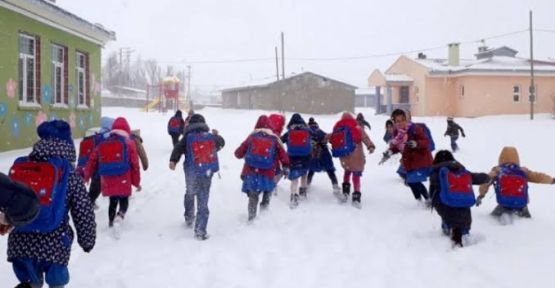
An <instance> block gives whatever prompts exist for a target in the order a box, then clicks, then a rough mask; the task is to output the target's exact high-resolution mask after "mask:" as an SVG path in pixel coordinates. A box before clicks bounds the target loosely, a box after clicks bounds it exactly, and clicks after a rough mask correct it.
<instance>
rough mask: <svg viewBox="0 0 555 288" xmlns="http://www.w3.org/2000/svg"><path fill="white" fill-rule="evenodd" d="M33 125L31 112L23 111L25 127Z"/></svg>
mask: <svg viewBox="0 0 555 288" xmlns="http://www.w3.org/2000/svg"><path fill="white" fill-rule="evenodd" d="M32 125H33V113H31V112H27V113H25V127H31V126H32Z"/></svg>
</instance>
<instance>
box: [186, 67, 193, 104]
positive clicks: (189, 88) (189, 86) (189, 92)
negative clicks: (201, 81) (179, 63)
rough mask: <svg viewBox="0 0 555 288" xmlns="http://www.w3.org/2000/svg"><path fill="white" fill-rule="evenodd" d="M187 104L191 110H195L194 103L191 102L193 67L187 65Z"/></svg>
mask: <svg viewBox="0 0 555 288" xmlns="http://www.w3.org/2000/svg"><path fill="white" fill-rule="evenodd" d="M187 72H188V74H187V102H188V104H189V106H190V107H189V109H193V101H192V100H191V65H187Z"/></svg>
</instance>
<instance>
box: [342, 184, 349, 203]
mask: <svg viewBox="0 0 555 288" xmlns="http://www.w3.org/2000/svg"><path fill="white" fill-rule="evenodd" d="M349 194H351V183H343V199H341V200H342V201H343V202H346V201H347V199H349Z"/></svg>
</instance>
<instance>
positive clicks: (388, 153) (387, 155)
mask: <svg viewBox="0 0 555 288" xmlns="http://www.w3.org/2000/svg"><path fill="white" fill-rule="evenodd" d="M391 155H393V152H391V150H387V151H385V152H383V154H382V160H380V162H379V163H378V165H382V164H383V163H385V162H386V161H387V160H389V158H391Z"/></svg>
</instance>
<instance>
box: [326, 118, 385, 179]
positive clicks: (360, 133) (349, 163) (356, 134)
mask: <svg viewBox="0 0 555 288" xmlns="http://www.w3.org/2000/svg"><path fill="white" fill-rule="evenodd" d="M339 126H347V127H349V129H350V130H351V134H352V135H353V141H354V142H355V144H356V147H355V150H354V151H353V152H352V153H351V154H349V155H347V156H345V157H341V158H340V159H339V160H340V162H341V166H342V167H343V169H345V170H347V171H351V172H362V171H364V165H365V164H366V157H365V155H364V148H363V145H364V146H366V149H368V151H369V152H370V153H372V152H374V149H375V146H374V143H373V142H372V140H370V137H368V134H366V132H364V129H362V127H360V125H358V122H357V121H356V120H355V118H354V117H353V116H352V115H351V114H350V113H344V114H343V116H342V117H341V120H340V121H339V122H337V123H336V124H335V127H339Z"/></svg>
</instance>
